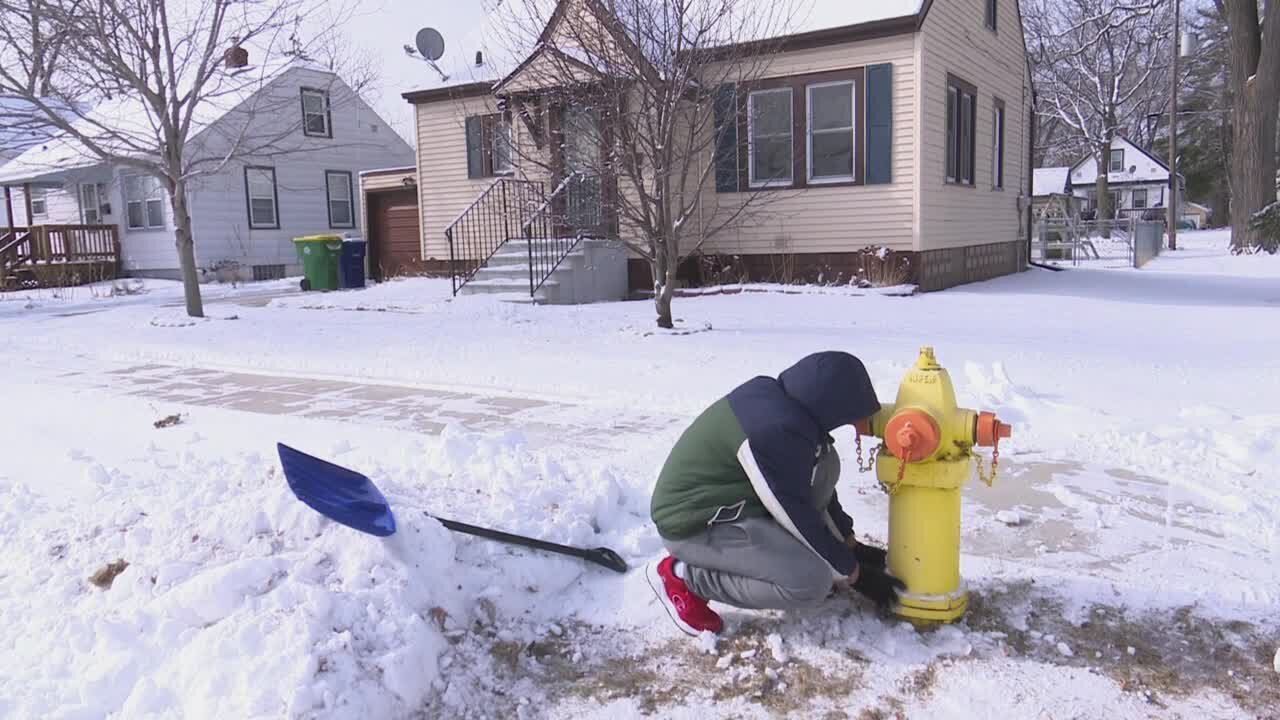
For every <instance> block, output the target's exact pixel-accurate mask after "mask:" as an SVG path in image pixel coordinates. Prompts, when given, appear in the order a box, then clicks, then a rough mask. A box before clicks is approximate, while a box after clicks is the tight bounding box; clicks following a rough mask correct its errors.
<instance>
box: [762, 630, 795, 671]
mask: <svg viewBox="0 0 1280 720" xmlns="http://www.w3.org/2000/svg"><path fill="white" fill-rule="evenodd" d="M765 643H767V644H768V645H769V652H771V653H773V659H774V660H776V661H778V662H779V663H780V664H786V662H787V661H788V660H790V659H791V656H790V655H788V654H787V651H786V649H785V648H783V647H782V636H781V635H779V634H778V633H770V634H769V636H768V637H767V638H765Z"/></svg>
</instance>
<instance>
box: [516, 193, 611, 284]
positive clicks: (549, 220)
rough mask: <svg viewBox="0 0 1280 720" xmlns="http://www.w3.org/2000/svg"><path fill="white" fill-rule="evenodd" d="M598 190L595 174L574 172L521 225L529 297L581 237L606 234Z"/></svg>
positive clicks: (575, 245)
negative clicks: (527, 255)
mask: <svg viewBox="0 0 1280 720" xmlns="http://www.w3.org/2000/svg"><path fill="white" fill-rule="evenodd" d="M601 190H602V186H601V182H600V178H599V177H595V176H590V175H583V174H582V173H574V174H572V175H570V176H568V177H567V178H565V179H564V181H563V182H561V183H560V185H559V186H557V187H556V189H555V191H554V192H552V193H551V196H550V197H548V198H547V200H546V201H545V202H544V203H543V204H542V206H541V207H539V208H538V210H537V212H535V213H534V214H533V216H532V217H530V218H529V219H528V220H527V221H526V222H525V223H524V224H523V225H522V226H521V230H522V232H523V234H524V238H525V240H526V242H527V243H528V246H529V297H533V296H534V295H535V294H536V293H537V292H538V290H539V289H541V288H542V286H543V285H544V284H546V282H547V280H548V279H550V277H551V275H552V273H554V272H555V271H556V268H558V267H560V264H561V263H563V262H564V260H565V258H567V257H569V253H571V252H573V249H574V248H575V247H577V246H578V243H580V242H582V240H583V239H584V238H599V237H605V236H606V234H607V228H606V218H605V215H604V203H603V202H602V197H603V196H602V193H601Z"/></svg>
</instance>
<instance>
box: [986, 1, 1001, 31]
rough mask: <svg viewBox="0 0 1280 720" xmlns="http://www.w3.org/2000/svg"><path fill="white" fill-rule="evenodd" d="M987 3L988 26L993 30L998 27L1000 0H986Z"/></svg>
mask: <svg viewBox="0 0 1280 720" xmlns="http://www.w3.org/2000/svg"><path fill="white" fill-rule="evenodd" d="M986 5H987V20H986V22H987V27H989V28H991V29H992V30H995V29H996V20H997V15H998V13H997V10H998V9H999V7H1000V0H986Z"/></svg>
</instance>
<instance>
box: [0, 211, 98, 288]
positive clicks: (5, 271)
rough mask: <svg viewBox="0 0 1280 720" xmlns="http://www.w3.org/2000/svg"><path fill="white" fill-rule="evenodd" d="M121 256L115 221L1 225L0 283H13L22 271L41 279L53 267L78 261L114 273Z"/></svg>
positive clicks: (77, 262) (76, 263) (74, 263)
mask: <svg viewBox="0 0 1280 720" xmlns="http://www.w3.org/2000/svg"><path fill="white" fill-rule="evenodd" d="M120 259H121V253H120V235H119V230H118V229H117V228H116V226H115V225H32V226H30V227H13V228H7V227H0V285H5V284H12V283H13V282H14V281H15V278H17V276H18V275H20V274H22V275H30V276H31V278H30V279H28V280H27V282H38V281H39V276H41V275H46V276H47V275H50V273H49V272H48V271H50V270H53V269H56V268H58V267H67V266H75V265H93V266H95V267H96V268H100V270H101V271H102V272H104V273H106V274H109V275H111V276H114V275H115V274H116V273H117V271H118V270H119V266H120ZM75 277H85V276H83V275H79V274H77V275H75Z"/></svg>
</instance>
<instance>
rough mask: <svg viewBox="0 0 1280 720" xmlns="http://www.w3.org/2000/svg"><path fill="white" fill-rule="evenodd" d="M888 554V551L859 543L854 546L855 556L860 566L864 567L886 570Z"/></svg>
mask: <svg viewBox="0 0 1280 720" xmlns="http://www.w3.org/2000/svg"><path fill="white" fill-rule="evenodd" d="M888 554H889V553H888V551H886V550H884V549H883V548H878V547H876V546H875V545H863V544H862V543H857V544H855V545H854V546H853V556H854V557H855V558H857V559H858V564H859V565H861V566H863V567H871V568H875V569H877V570H884V567H885V562H886V560H887V557H888Z"/></svg>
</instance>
